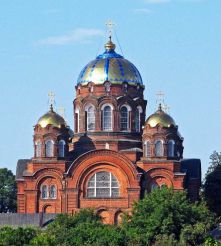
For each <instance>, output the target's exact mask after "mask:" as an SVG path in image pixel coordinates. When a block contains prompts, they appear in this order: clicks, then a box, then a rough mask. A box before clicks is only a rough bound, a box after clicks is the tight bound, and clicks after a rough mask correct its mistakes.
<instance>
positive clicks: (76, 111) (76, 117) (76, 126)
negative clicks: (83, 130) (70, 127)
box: [74, 107, 80, 132]
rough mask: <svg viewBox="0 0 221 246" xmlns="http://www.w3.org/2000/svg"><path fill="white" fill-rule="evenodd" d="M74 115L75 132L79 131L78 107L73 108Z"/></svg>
mask: <svg viewBox="0 0 221 246" xmlns="http://www.w3.org/2000/svg"><path fill="white" fill-rule="evenodd" d="M74 116H75V121H74V129H75V132H79V121H80V110H79V108H78V107H77V108H76V109H75V115H74Z"/></svg>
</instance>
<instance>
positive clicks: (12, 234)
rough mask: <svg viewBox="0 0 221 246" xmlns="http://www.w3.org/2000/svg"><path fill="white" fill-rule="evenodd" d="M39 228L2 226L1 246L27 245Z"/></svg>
mask: <svg viewBox="0 0 221 246" xmlns="http://www.w3.org/2000/svg"><path fill="white" fill-rule="evenodd" d="M37 232H38V230H37V229H36V228H33V227H17V228H13V227H8V226H5V227H1V228H0V245H1V246H9V245H10V246H22V245H27V244H29V242H30V241H31V239H33V238H34V237H35V236H36V235H37Z"/></svg>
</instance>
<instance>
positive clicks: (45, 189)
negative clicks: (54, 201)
mask: <svg viewBox="0 0 221 246" xmlns="http://www.w3.org/2000/svg"><path fill="white" fill-rule="evenodd" d="M41 198H42V199H47V198H48V186H47V185H42V187H41Z"/></svg>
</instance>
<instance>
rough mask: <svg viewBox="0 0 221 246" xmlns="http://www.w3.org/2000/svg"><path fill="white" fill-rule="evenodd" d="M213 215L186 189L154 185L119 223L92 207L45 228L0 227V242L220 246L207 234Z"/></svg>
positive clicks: (54, 245)
mask: <svg viewBox="0 0 221 246" xmlns="http://www.w3.org/2000/svg"><path fill="white" fill-rule="evenodd" d="M215 223H216V220H215V218H214V215H213V214H212V213H211V212H210V211H209V210H208V209H207V207H206V206H205V204H204V203H202V202H201V203H195V204H193V203H190V202H189V201H188V200H187V198H186V193H185V192H178V191H176V192H175V191H173V190H172V189H167V188H163V189H161V190H159V189H156V190H154V191H153V192H151V193H150V194H148V196H146V197H145V198H144V199H143V200H140V201H139V202H137V203H135V204H134V207H133V209H132V212H131V214H125V216H124V219H123V224H122V225H121V226H120V227H118V226H114V225H105V224H103V223H102V222H101V219H100V217H99V216H98V215H97V214H96V213H95V212H94V211H93V210H90V209H82V210H80V212H78V213H76V214H74V215H73V216H71V215H67V214H60V215H58V216H57V217H56V218H55V220H54V221H53V222H52V223H51V224H49V225H48V227H47V228H46V229H43V230H40V229H39V230H36V229H34V228H30V227H26V228H20V227H19V228H12V227H3V228H0V246H6V245H14V246H17V245H18V246H22V245H24V246H25V245H26V246H27V245H29V246H42V245H44V246H57V245H60V246H69V245H71V246H75V245H76V246H78V245H81V246H89V245H90V246H93V245H94V246H134V245H136V246H144V245H145V246H146V245H152V246H167V245H170V246H187V245H188V246H191V245H203V244H204V243H205V245H206V246H218V245H219V244H217V243H216V242H215V241H213V240H212V239H211V238H209V237H208V236H209V235H208V232H209V231H210V230H211V229H212V227H213V226H214V225H215Z"/></svg>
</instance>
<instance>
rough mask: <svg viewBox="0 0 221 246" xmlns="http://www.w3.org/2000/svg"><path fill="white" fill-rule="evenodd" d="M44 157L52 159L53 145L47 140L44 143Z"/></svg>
mask: <svg viewBox="0 0 221 246" xmlns="http://www.w3.org/2000/svg"><path fill="white" fill-rule="evenodd" d="M45 155H46V157H53V156H54V143H53V141H52V140H48V141H47V142H46V143H45Z"/></svg>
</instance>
